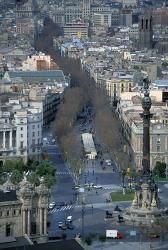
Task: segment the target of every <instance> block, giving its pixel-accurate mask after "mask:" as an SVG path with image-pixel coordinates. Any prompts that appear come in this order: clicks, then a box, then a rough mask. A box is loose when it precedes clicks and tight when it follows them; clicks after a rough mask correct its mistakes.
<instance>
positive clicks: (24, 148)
mask: <svg viewBox="0 0 168 250" xmlns="http://www.w3.org/2000/svg"><path fill="white" fill-rule="evenodd" d="M19 150H20V151H25V150H27V147H26V146H24V147H19Z"/></svg>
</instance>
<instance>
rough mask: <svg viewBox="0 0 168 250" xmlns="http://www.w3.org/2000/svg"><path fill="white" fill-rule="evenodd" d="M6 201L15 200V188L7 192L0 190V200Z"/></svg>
mask: <svg viewBox="0 0 168 250" xmlns="http://www.w3.org/2000/svg"><path fill="white" fill-rule="evenodd" d="M6 201H17V195H16V190H11V191H9V192H3V191H0V202H6Z"/></svg>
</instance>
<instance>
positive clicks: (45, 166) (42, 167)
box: [36, 161, 54, 177]
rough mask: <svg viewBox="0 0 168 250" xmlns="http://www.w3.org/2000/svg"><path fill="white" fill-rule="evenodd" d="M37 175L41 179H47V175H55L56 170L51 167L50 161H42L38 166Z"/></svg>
mask: <svg viewBox="0 0 168 250" xmlns="http://www.w3.org/2000/svg"><path fill="white" fill-rule="evenodd" d="M36 173H37V174H38V175H39V176H40V177H42V176H43V177H45V176H46V175H51V176H52V175H54V168H53V166H52V165H51V163H50V162H49V161H42V162H41V163H40V164H39V165H38V166H37V171H36Z"/></svg>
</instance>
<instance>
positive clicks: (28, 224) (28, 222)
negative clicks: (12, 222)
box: [27, 210, 30, 235]
mask: <svg viewBox="0 0 168 250" xmlns="http://www.w3.org/2000/svg"><path fill="white" fill-rule="evenodd" d="M27 213H28V216H27V217H28V218H27V219H28V221H27V234H28V235H30V210H28V211H27Z"/></svg>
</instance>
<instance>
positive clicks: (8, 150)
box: [0, 147, 16, 152]
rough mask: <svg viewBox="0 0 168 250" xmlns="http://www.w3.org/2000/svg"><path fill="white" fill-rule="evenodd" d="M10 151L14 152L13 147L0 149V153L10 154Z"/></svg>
mask: <svg viewBox="0 0 168 250" xmlns="http://www.w3.org/2000/svg"><path fill="white" fill-rule="evenodd" d="M10 151H16V148H15V147H5V148H3V147H0V152H10Z"/></svg>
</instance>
